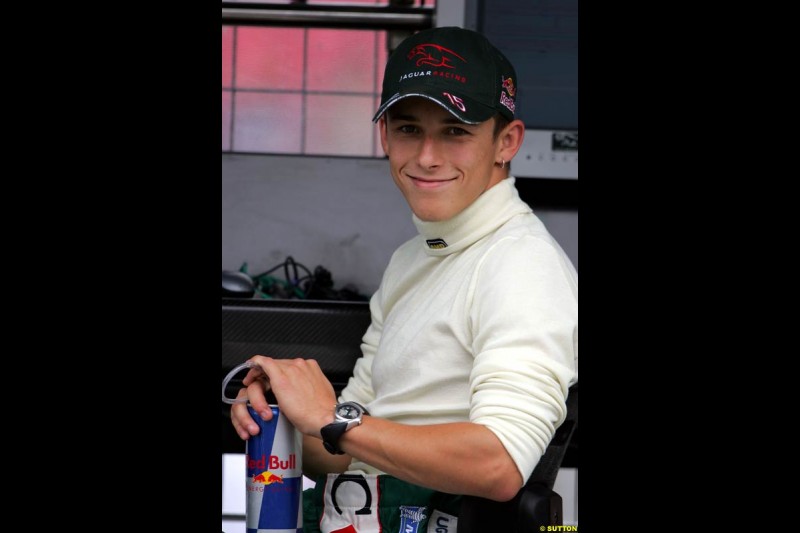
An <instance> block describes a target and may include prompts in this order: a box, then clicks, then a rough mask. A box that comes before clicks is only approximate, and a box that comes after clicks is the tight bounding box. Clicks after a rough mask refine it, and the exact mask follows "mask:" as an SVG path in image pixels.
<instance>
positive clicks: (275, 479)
mask: <svg viewBox="0 0 800 533" xmlns="http://www.w3.org/2000/svg"><path fill="white" fill-rule="evenodd" d="M253 483H263V484H264V485H271V484H273V483H283V476H279V475H278V474H273V473H272V472H270V471H269V470H264V471H263V472H261V473H260V474H258V475H256V476H253Z"/></svg>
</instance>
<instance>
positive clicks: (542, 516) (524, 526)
mask: <svg viewBox="0 0 800 533" xmlns="http://www.w3.org/2000/svg"><path fill="white" fill-rule="evenodd" d="M577 426H578V384H575V385H573V386H572V387H570V389H569V395H568V396H567V417H566V419H565V420H564V422H563V423H562V424H561V425H560V426H559V428H558V429H557V430H556V433H555V435H554V436H553V440H552V441H550V445H549V446H548V447H547V450H545V453H544V455H543V456H542V458H541V459H540V460H539V463H538V464H537V465H536V468H534V470H533V473H532V474H531V477H530V478H529V479H528V482H527V483H526V484H525V486H524V487H522V489H520V491H519V493H517V495H516V496H515V497H514V498H513V499H511V500H509V501H507V502H496V501H493V500H487V499H485V498H478V497H476V496H465V497H464V499H463V500H462V503H461V510H460V512H459V517H458V533H479V532H487V531H497V532H503V533H533V532H540V531H543V530H542V529H541V528H542V526H560V525H563V523H564V516H563V505H562V499H561V496H560V495H559V494H558V493H556V492H555V491H554V490H553V486H554V485H555V482H556V477H557V476H558V470H559V469H560V468H561V464H562V462H563V459H564V456H565V455H566V452H567V449H568V448H569V446H570V442H571V440H572V437H573V435H574V433H575V429H576V428H577Z"/></svg>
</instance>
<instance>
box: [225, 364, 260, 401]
mask: <svg viewBox="0 0 800 533" xmlns="http://www.w3.org/2000/svg"><path fill="white" fill-rule="evenodd" d="M254 366H256V365H255V363H253V362H252V361H245V362H244V363H242V364H241V365H239V366H237V367H236V368H234V369H233V370H231V371H230V372H228V375H227V376H225V379H223V380H222V401H223V403H229V404H235V403H245V402H247V398H228V397H227V396H225V388H226V387H227V386H228V383H229V382H230V380H231V379H233V376H235V375H236V374H238V373H239V372H241V371H242V370H244V369H246V368H253V367H254Z"/></svg>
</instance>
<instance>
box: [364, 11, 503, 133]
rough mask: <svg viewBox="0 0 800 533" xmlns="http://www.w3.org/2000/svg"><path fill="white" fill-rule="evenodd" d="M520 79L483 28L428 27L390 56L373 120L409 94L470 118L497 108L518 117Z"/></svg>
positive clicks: (488, 114) (486, 115)
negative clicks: (473, 29) (379, 101)
mask: <svg viewBox="0 0 800 533" xmlns="http://www.w3.org/2000/svg"><path fill="white" fill-rule="evenodd" d="M516 83H517V74H516V72H515V71H514V67H513V66H512V65H511V62H510V61H509V60H508V59H507V58H506V56H504V55H503V53H502V52H500V50H498V49H497V48H495V47H494V45H492V43H490V42H489V40H488V39H487V38H486V37H484V36H483V35H481V34H480V33H477V32H474V31H472V30H466V29H463V28H458V27H455V26H453V27H444V28H432V29H429V30H424V31H421V32H418V33H415V34H414V35H412V36H411V37H408V38H407V39H406V40H404V41H403V42H402V43H400V45H399V46H398V47H397V49H396V50H395V51H394V52H393V53H392V55H391V56H390V57H389V61H388V62H387V63H386V70H385V72H384V76H383V92H382V93H381V105H380V107H379V108H378V112H377V113H375V116H374V117H373V118H372V121H373V122H377V121H378V119H380V118H381V115H383V113H384V112H385V111H386V110H387V109H389V107H390V106H391V105H392V104H394V103H395V102H397V101H399V100H402V99H403V98H407V97H409V96H421V97H422V98H427V99H429V100H433V101H434V102H436V103H437V104H439V105H440V106H442V107H443V108H445V109H446V110H448V111H449V112H450V113H452V114H453V115H454V116H455V117H456V118H458V120H460V121H462V122H466V123H468V124H478V123H480V122H484V121H486V120H489V119H490V118H492V117H493V116H494V115H495V113H500V114H501V115H503V116H504V117H505V118H507V119H508V120H514V109H515V108H516V95H517V86H516Z"/></svg>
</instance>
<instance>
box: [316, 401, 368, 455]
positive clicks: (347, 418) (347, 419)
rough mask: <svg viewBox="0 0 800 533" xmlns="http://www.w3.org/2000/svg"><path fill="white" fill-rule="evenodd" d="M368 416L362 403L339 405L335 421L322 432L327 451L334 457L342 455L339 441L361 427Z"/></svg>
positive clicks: (335, 412) (335, 410)
mask: <svg viewBox="0 0 800 533" xmlns="http://www.w3.org/2000/svg"><path fill="white" fill-rule="evenodd" d="M368 414H369V412H368V411H367V409H366V408H365V407H364V406H363V405H361V404H360V403H356V402H343V403H340V404H337V405H336V407H334V409H333V417H334V421H333V422H332V423H331V424H328V425H327V426H323V427H322V429H321V430H320V433H321V434H322V444H323V445H324V446H325V449H326V450H328V451H329V452H330V453H332V454H334V455H342V454H343V453H344V452H343V451H342V450H340V449H339V439H340V438H342V435H344V432H345V431H348V430H349V429H351V428H354V427H356V426H359V425H361V417H362V416H363V415H368Z"/></svg>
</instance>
